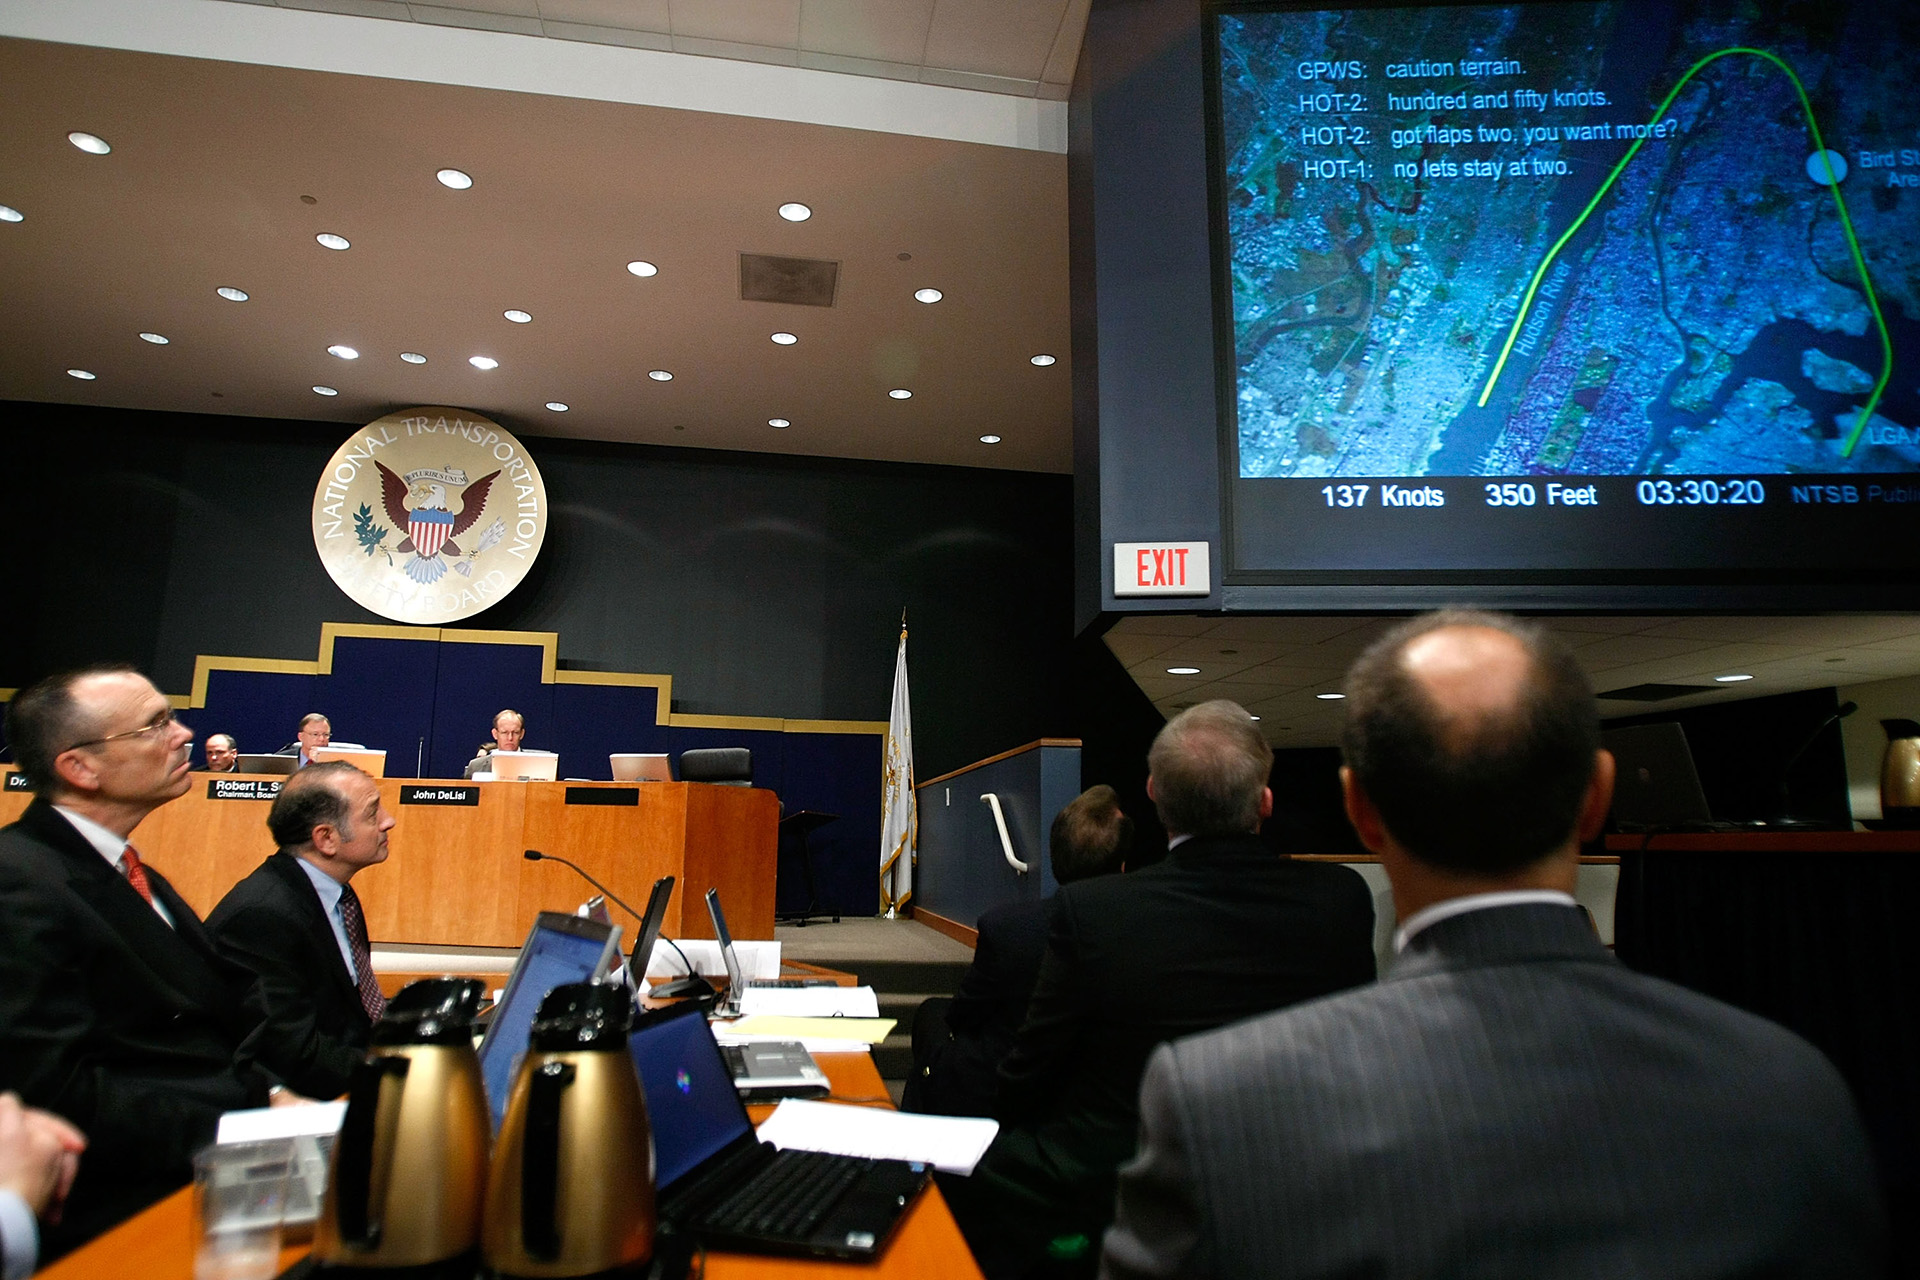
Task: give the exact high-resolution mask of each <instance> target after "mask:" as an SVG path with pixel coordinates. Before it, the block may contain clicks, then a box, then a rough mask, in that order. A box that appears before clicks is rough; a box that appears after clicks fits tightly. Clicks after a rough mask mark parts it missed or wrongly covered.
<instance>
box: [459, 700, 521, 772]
mask: <svg viewBox="0 0 1920 1280" xmlns="http://www.w3.org/2000/svg"><path fill="white" fill-rule="evenodd" d="M526 736H527V718H526V717H525V716H523V715H521V714H520V713H519V712H518V711H515V710H513V709H512V708H511V707H508V708H506V709H505V710H502V711H496V712H494V715H493V742H492V743H491V744H488V743H484V742H483V743H481V744H480V754H479V755H476V756H475V757H474V758H473V759H471V760H469V761H467V773H466V776H467V777H469V778H471V777H472V776H473V775H474V774H476V773H490V772H492V770H493V753H494V752H496V751H518V750H519V749H520V743H521V742H522V741H523V740H524V739H525V738H526Z"/></svg>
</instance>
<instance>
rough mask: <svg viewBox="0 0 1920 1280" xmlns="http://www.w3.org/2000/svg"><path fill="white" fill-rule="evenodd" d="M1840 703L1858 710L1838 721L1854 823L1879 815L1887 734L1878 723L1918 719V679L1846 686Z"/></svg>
mask: <svg viewBox="0 0 1920 1280" xmlns="http://www.w3.org/2000/svg"><path fill="white" fill-rule="evenodd" d="M1839 694H1840V701H1842V702H1849V701H1851V702H1857V703H1859V704H1860V709H1859V710H1858V711H1856V712H1854V713H1853V714H1852V715H1850V716H1848V717H1847V718H1846V719H1845V720H1842V721H1841V722H1840V730H1841V734H1842V737H1843V738H1844V740H1845V743H1846V750H1847V798H1848V800H1849V802H1850V803H1851V804H1852V806H1853V817H1854V821H1856V822H1858V821H1859V820H1860V819H1862V818H1878V817H1879V816H1880V757H1881V755H1882V753H1883V752H1884V751H1885V749H1886V745H1887V735H1886V733H1885V732H1884V731H1882V729H1881V728H1880V721H1881V720H1882V719H1884V718H1890V717H1893V716H1900V717H1904V718H1905V719H1908V720H1920V676H1902V677H1901V678H1900V679H1898V680H1876V681H1875V682H1873V683H1872V684H1854V685H1847V686H1845V687H1843V688H1842V689H1840V690H1839Z"/></svg>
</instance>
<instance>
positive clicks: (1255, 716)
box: [1247, 711, 1260, 720]
mask: <svg viewBox="0 0 1920 1280" xmlns="http://www.w3.org/2000/svg"><path fill="white" fill-rule="evenodd" d="M1259 718H1260V717H1259V716H1257V715H1255V714H1253V712H1251V711H1249V712H1247V719H1249V720H1258V719H1259Z"/></svg>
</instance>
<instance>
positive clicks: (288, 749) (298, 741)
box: [274, 711, 333, 772]
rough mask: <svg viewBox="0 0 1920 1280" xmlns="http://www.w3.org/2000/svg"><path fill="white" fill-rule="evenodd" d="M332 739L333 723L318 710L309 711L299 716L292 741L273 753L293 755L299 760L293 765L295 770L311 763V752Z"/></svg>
mask: <svg viewBox="0 0 1920 1280" xmlns="http://www.w3.org/2000/svg"><path fill="white" fill-rule="evenodd" d="M332 741H333V723H332V722H331V721H330V720H328V719H327V718H326V717H325V716H323V715H321V714H320V713H319V712H318V711H309V712H307V714H305V715H303V716H301V717H300V727H299V728H297V729H295V730H294V733H293V742H292V743H291V744H290V745H288V746H284V747H282V748H280V750H278V751H276V752H274V754H275V755H279V756H293V757H295V759H297V760H298V761H299V763H297V764H295V765H294V766H293V767H294V769H295V771H296V772H297V771H299V770H301V769H305V768H307V767H308V766H309V765H311V764H312V763H313V755H312V753H313V752H315V751H318V750H319V749H320V748H322V747H324V746H326V745H327V744H328V743H330V742H332Z"/></svg>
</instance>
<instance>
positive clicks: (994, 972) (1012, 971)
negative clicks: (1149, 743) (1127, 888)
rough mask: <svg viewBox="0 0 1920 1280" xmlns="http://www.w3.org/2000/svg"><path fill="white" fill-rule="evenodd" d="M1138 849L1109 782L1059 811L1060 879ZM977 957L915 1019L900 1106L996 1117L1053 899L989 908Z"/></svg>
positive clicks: (1110, 865) (1108, 867)
mask: <svg viewBox="0 0 1920 1280" xmlns="http://www.w3.org/2000/svg"><path fill="white" fill-rule="evenodd" d="M1132 848H1133V819H1131V818H1129V817H1128V816H1127V815H1126V814H1124V813H1122V812H1121V811H1120V797H1119V796H1118V795H1116V794H1114V790H1113V788H1112V787H1109V786H1106V785H1105V784H1104V783H1103V784H1101V785H1100V786H1096V787H1090V788H1088V789H1087V790H1086V791H1083V792H1082V793H1080V794H1079V795H1077V796H1075V797H1074V798H1073V799H1072V800H1070V801H1068V802H1067V804H1066V806H1065V807H1064V808H1062V809H1061V810H1060V812H1059V813H1057V814H1055V815H1054V819H1053V827H1052V829H1051V830H1050V831H1049V832H1048V834H1047V858H1048V861H1049V862H1050V863H1051V864H1052V867H1053V880H1054V884H1055V885H1056V886H1058V885H1067V884H1072V883H1074V882H1075V881H1076V880H1085V879H1087V878H1089V877H1091V876H1098V875H1108V874H1111V873H1113V872H1116V871H1119V870H1120V869H1121V867H1122V866H1123V864H1125V862H1126V860H1127V854H1128V852H1129V851H1131V850H1132ZM975 925H976V932H977V934H978V937H977V938H976V939H975V942H974V949H973V963H972V964H971V965H969V966H968V967H967V972H966V976H964V977H963V978H961V979H960V989H959V991H957V992H956V993H955V994H954V996H953V998H952V999H950V1000H949V999H946V998H943V997H938V996H936V997H934V998H933V999H931V1000H928V1001H926V1002H925V1003H923V1004H922V1005H921V1006H920V1008H919V1010H918V1012H916V1013H915V1014H914V1019H913V1059H914V1067H915V1075H914V1077H913V1078H911V1079H909V1080H908V1081H907V1087H906V1091H905V1094H904V1096H903V1097H902V1099H901V1106H902V1107H903V1108H904V1109H906V1110H908V1111H924V1112H931V1113H934V1114H936V1115H950V1116H990V1115H992V1114H993V1098H994V1093H995V1089H996V1080H997V1078H998V1075H999V1071H1000V1060H1001V1059H1002V1058H1004V1057H1006V1056H1007V1051H1008V1050H1009V1049H1011V1048H1012V1047H1013V1038H1014V1035H1015V1034H1016V1033H1017V1032H1018V1031H1019V1030H1020V1024H1021V1023H1022V1022H1024V1021H1026V1017H1027V1003H1028V1002H1029V1001H1030V1000H1031V999H1032V998H1033V985H1034V983H1035V982H1036V981H1037V980H1038V979H1039V977H1040V958H1041V956H1043V955H1044V954H1045V953H1046V949H1047V899H1044V898H1023V899H1021V900H1020V901H1018V902H1008V903H1004V904H1002V905H1001V906H997V907H994V908H992V909H991V910H988V911H984V912H982V913H981V915H980V918H979V920H978V921H976V922H975Z"/></svg>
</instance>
